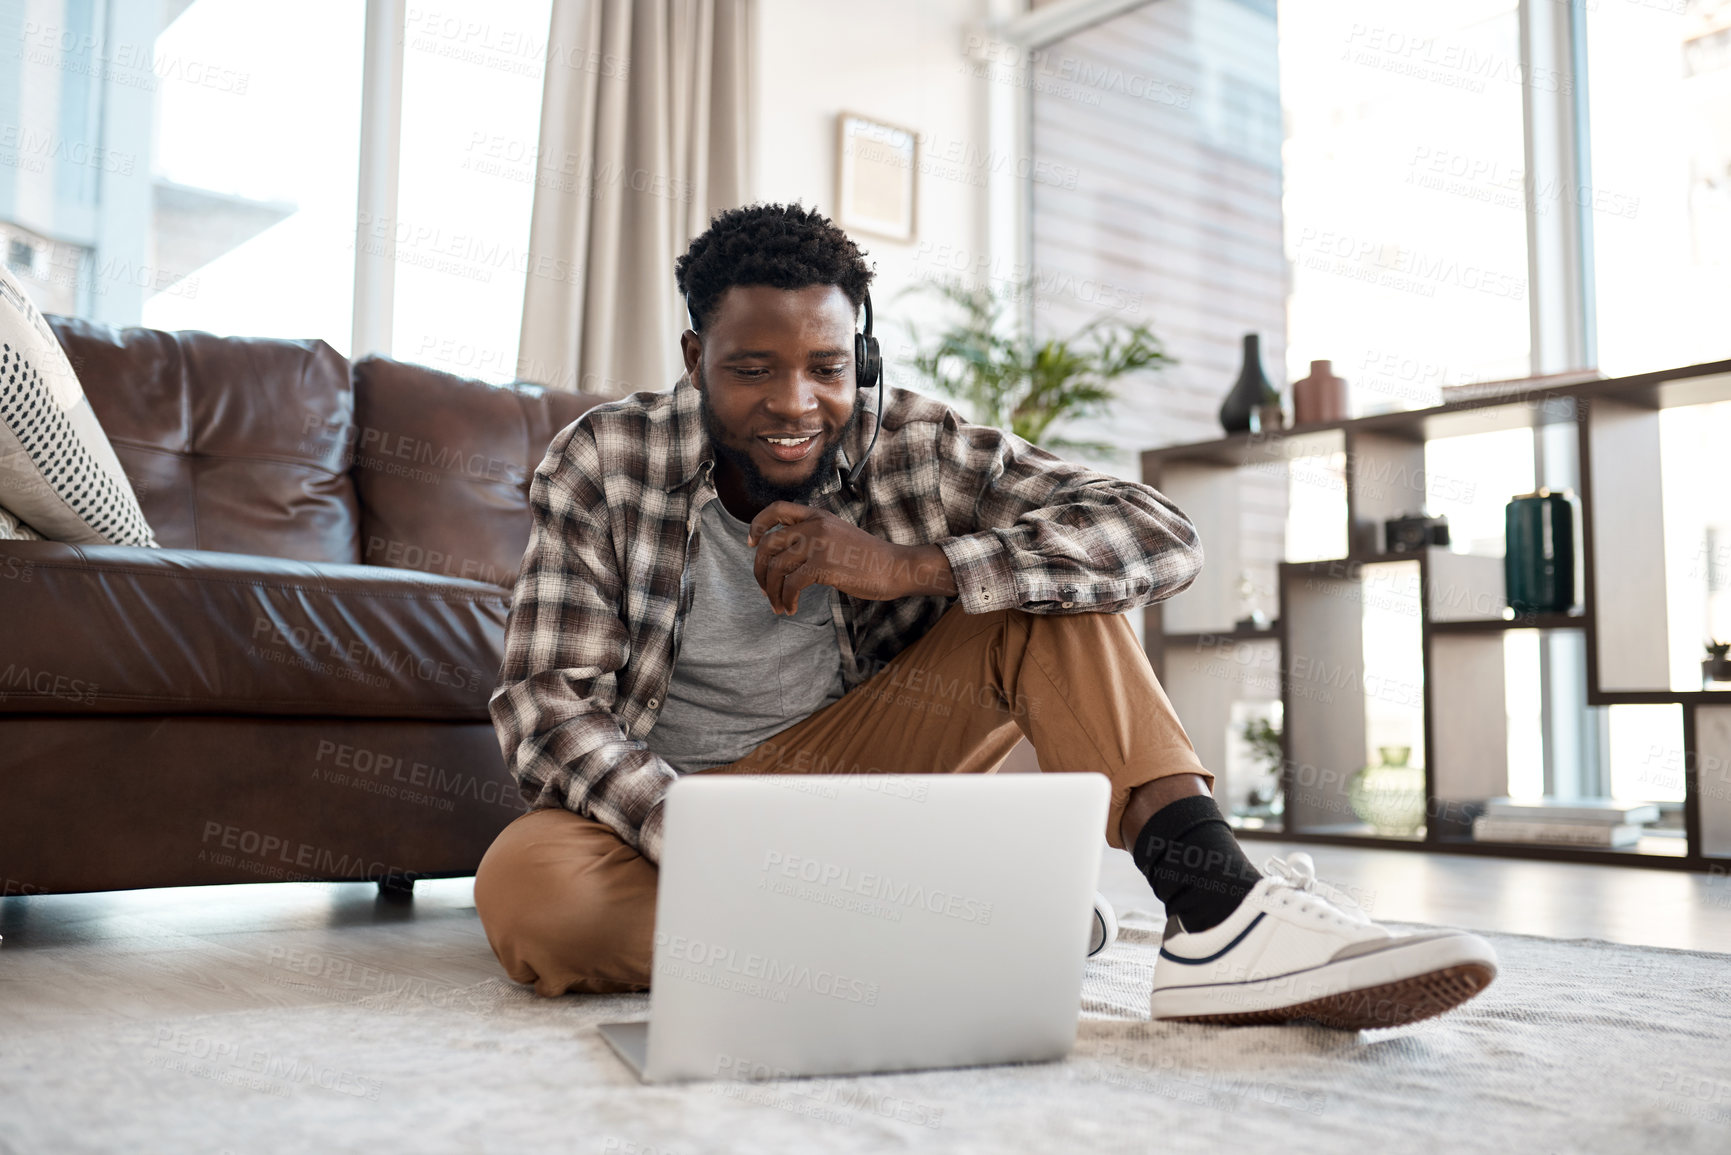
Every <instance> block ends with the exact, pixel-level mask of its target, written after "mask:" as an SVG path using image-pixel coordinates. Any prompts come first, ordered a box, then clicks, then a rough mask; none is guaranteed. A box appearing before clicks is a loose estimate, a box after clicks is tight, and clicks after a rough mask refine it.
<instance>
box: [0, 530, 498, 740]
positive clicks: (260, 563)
mask: <svg viewBox="0 0 1731 1155" xmlns="http://www.w3.org/2000/svg"><path fill="white" fill-rule="evenodd" d="M509 608H510V591H508V590H504V589H501V588H500V587H498V586H496V585H492V584H488V583H483V582H476V581H466V580H463V579H460V578H448V577H442V576H440V575H437V574H425V573H418V572H413V571H409V570H399V569H390V568H385V567H381V566H369V565H345V564H323V563H312V562H298V561H289V560H284V559H279V558H269V557H259V556H254V555H250V554H231V553H216V552H209V551H202V550H166V549H165V550H152V549H137V548H131V547H127V546H78V545H67V544H65V543H61V542H38V541H7V542H0V637H4V638H6V639H7V641H6V645H5V647H4V651H3V652H0V713H21V712H23V713H56V714H58V713H72V714H77V713H84V714H88V713H101V714H116V713H146V712H149V713H160V712H170V713H199V714H209V713H246V714H290V715H307V714H313V715H327V716H359V717H403V718H444V719H477V720H480V719H485V718H486V717H487V697H488V695H489V694H490V693H491V692H492V689H493V685H494V683H495V681H496V679H497V675H498V670H499V662H500V657H501V654H502V645H503V639H504V628H505V617H506V614H507V613H508V611H509Z"/></svg>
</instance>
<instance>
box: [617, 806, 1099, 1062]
mask: <svg viewBox="0 0 1731 1155" xmlns="http://www.w3.org/2000/svg"><path fill="white" fill-rule="evenodd" d="M1108 792H1109V786H1108V784H1107V781H1106V779H1105V778H1104V777H1103V776H1101V775H1098V774H1062V775H1058V774H1028V775H1021V774H1015V775H995V774H994V775H975V774H957V775H937V774H930V775H928V774H917V775H904V774H848V775H822V774H785V775H762V776H744V775H737V776H736V775H725V776H720V775H718V776H714V777H705V776H702V775H693V776H690V777H686V778H682V779H680V780H679V781H678V782H677V783H675V784H674V786H673V788H672V790H671V791H670V792H669V794H668V797H667V814H666V818H665V823H666V825H665V828H664V833H665V838H664V840H663V851H662V860H661V875H660V880H659V893H658V896H657V901H656V908H655V954H654V964H653V975H652V980H651V984H650V997H649V1020H648V1021H647V1022H636V1023H611V1024H607V1025H605V1026H603V1027H602V1028H601V1033H602V1035H603V1036H604V1037H605V1038H606V1039H607V1041H608V1043H610V1044H611V1045H612V1047H613V1049H614V1050H615V1051H617V1052H618V1053H619V1055H620V1057H621V1058H623V1059H624V1060H625V1061H626V1062H627V1063H629V1064H630V1065H631V1066H632V1067H633V1068H634V1069H635V1070H636V1071H637V1073H638V1074H639V1075H640V1076H641V1077H642V1078H643V1080H644V1081H645V1082H650V1083H659V1082H673V1081H679V1080H692V1079H726V1080H731V1079H764V1078H785V1077H796V1076H809V1075H834V1074H858V1073H864V1072H872V1071H900V1070H911V1069H919V1068H932V1067H960V1066H972V1065H976V1064H985V1063H1014V1062H1031V1061H1038V1060H1048V1059H1059V1058H1062V1057H1063V1056H1064V1055H1066V1054H1068V1053H1069V1051H1070V1048H1071V1047H1072V1046H1073V1045H1074V1044H1075V1041H1076V1023H1077V1019H1078V1014H1079V1008H1080V1003H1081V989H1082V968H1083V965H1084V957H1083V956H1084V955H1085V954H1086V953H1087V948H1088V939H1089V933H1090V930H1091V922H1092V919H1093V900H1094V885H1095V882H1096V879H1097V876H1098V873H1099V867H1100V841H1101V831H1103V830H1104V829H1105V825H1106V806H1107V800H1108Z"/></svg>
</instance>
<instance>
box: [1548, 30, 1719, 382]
mask: <svg viewBox="0 0 1731 1155" xmlns="http://www.w3.org/2000/svg"><path fill="white" fill-rule="evenodd" d="M1587 56H1588V64H1587V89H1588V112H1589V117H1590V119H1589V124H1590V126H1591V128H1590V134H1589V135H1590V142H1591V153H1592V183H1591V185H1590V186H1588V187H1583V188H1580V189H1577V190H1567V191H1569V192H1572V193H1574V194H1575V195H1576V196H1577V198H1578V200H1579V202H1580V203H1581V204H1583V205H1584V206H1587V208H1588V209H1589V210H1590V211H1591V213H1592V226H1593V250H1594V264H1595V266H1596V276H1595V278H1594V288H1595V289H1596V290H1597V297H1598V337H1599V358H1598V359H1599V366H1600V367H1601V368H1602V369H1603V370H1604V371H1605V373H1606V374H1607V375H1608V376H1620V375H1623V374H1627V373H1638V372H1643V371H1645V370H1649V369H1667V368H1672V367H1674V366H1678V365H1689V364H1695V363H1698V362H1702V361H1715V360H1719V359H1721V358H1724V357H1726V356H1728V355H1731V337H1728V334H1731V326H1728V325H1727V323H1726V318H1727V317H1731V4H1726V3H1723V2H1714V0H1688V2H1687V3H1685V2H1684V0H1672V2H1667V3H1658V2H1654V3H1646V4H1630V3H1615V4H1613V3H1608V2H1601V3H1598V4H1589V5H1588V6H1587Z"/></svg>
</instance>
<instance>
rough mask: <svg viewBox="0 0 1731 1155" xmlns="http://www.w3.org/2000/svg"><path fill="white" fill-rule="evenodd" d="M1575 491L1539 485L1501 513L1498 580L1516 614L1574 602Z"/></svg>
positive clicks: (1550, 610) (1560, 607)
mask: <svg viewBox="0 0 1731 1155" xmlns="http://www.w3.org/2000/svg"><path fill="white" fill-rule="evenodd" d="M1575 516H1576V510H1575V495H1574V494H1573V493H1572V492H1570V491H1568V490H1564V491H1563V492H1562V493H1556V492H1553V491H1552V490H1549V489H1541V490H1539V491H1538V492H1537V493H1524V494H1521V495H1520V496H1519V497H1516V498H1513V499H1512V500H1510V502H1509V504H1508V508H1507V510H1505V512H1504V519H1503V531H1504V538H1505V541H1506V546H1505V552H1504V554H1503V585H1504V587H1505V588H1506V589H1507V591H1508V602H1509V608H1510V609H1511V610H1514V611H1515V613H1517V614H1536V613H1566V612H1567V611H1569V610H1570V609H1573V608H1574V605H1575Z"/></svg>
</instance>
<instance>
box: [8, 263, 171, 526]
mask: <svg viewBox="0 0 1731 1155" xmlns="http://www.w3.org/2000/svg"><path fill="white" fill-rule="evenodd" d="M0 508H5V509H7V510H10V511H11V512H12V514H13V515H15V517H16V518H17V519H18V520H21V521H23V522H24V523H25V524H26V525H28V526H29V527H30V528H31V529H34V530H36V531H37V532H39V533H41V534H42V536H44V537H46V538H48V539H49V540H51V541H66V542H72V543H73V544H75V545H104V544H107V545H140V546H150V547H153V548H154V547H155V545H156V537H155V535H154V534H152V533H151V530H150V525H149V524H148V523H147V522H146V521H145V520H144V511H143V510H141V509H139V507H138V498H137V497H136V496H135V495H134V494H133V492H132V485H131V484H130V483H129V482H128V481H127V480H126V474H125V472H124V471H122V470H121V468H120V459H119V458H118V457H116V456H115V455H114V446H112V445H110V444H109V442H108V435H107V434H106V433H104V432H103V431H102V426H101V424H99V423H98V422H97V420H96V414H95V413H93V412H91V409H90V401H89V400H88V399H87V398H86V397H85V396H84V389H83V387H82V386H81V385H79V384H78V375H77V374H76V373H74V372H73V371H72V363H71V362H70V361H68V360H67V359H66V352H65V350H63V349H61V347H60V342H59V341H57V340H55V339H54V330H52V329H50V328H49V327H48V322H47V321H45V320H43V318H42V314H41V313H40V312H38V311H37V309H36V306H35V305H33V304H31V303H30V298H29V297H27V296H25V295H24V289H23V287H22V286H21V285H19V284H18V282H17V280H16V279H15V278H14V277H13V276H12V273H11V272H10V270H8V269H6V268H5V267H4V266H0Z"/></svg>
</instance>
